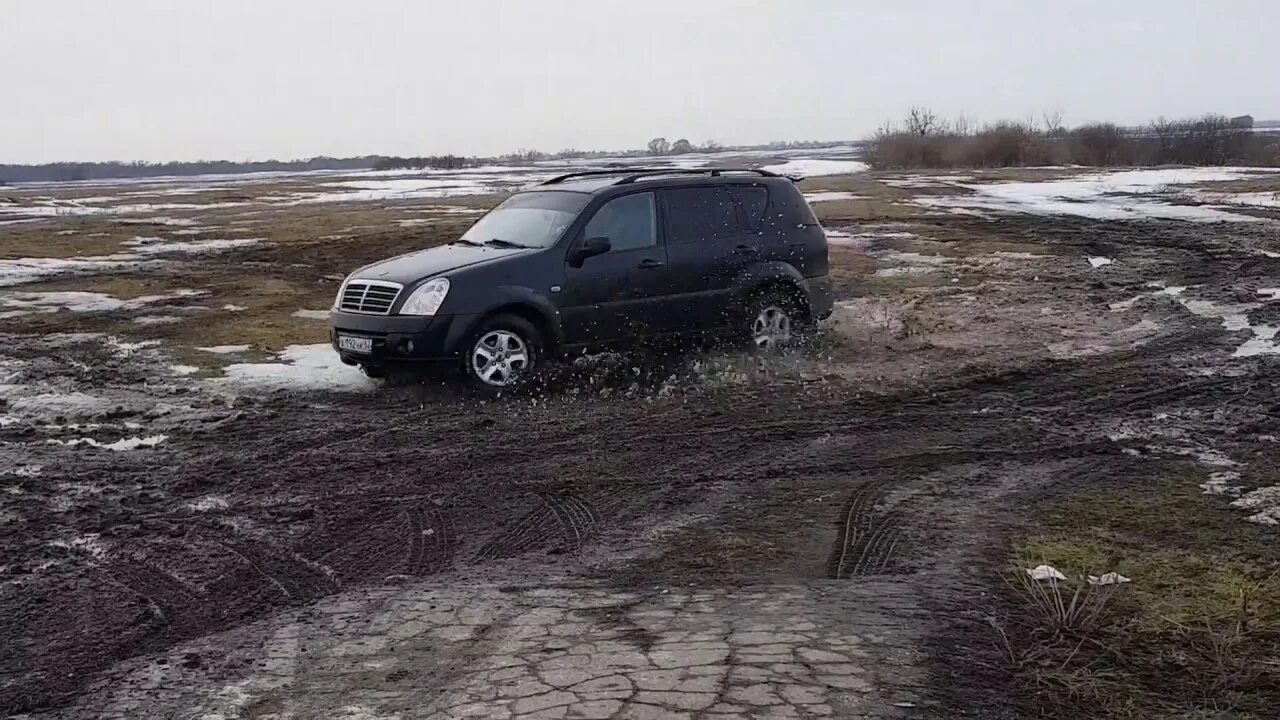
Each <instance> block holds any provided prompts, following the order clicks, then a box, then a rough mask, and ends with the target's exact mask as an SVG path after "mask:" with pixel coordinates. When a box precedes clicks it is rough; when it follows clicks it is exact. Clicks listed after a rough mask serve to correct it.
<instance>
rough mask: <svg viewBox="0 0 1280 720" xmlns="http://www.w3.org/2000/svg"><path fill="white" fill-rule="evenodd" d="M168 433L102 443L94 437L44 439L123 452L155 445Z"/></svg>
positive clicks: (56, 443) (63, 443)
mask: <svg viewBox="0 0 1280 720" xmlns="http://www.w3.org/2000/svg"><path fill="white" fill-rule="evenodd" d="M168 439H169V436H168V435H148V436H147V437H130V438H121V439H120V440H116V441H115V442H110V443H103V442H99V441H97V440H95V439H94V438H76V439H75V440H52V439H51V440H46V441H45V442H46V443H48V444H50V445H66V446H68V447H74V446H76V445H87V446H89V447H95V448H100V449H102V450H112V451H114V452H123V451H125V450H137V449H138V448H142V447H155V446H156V445H159V444H160V443H162V442H164V441H165V440H168Z"/></svg>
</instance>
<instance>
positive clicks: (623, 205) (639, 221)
mask: <svg viewBox="0 0 1280 720" xmlns="http://www.w3.org/2000/svg"><path fill="white" fill-rule="evenodd" d="M657 224H658V223H657V212H656V211H655V210H654V202H653V193H636V194H635V195H624V196H622V197H620V198H614V199H613V200H610V201H609V202H607V203H605V204H604V205H602V206H600V209H599V210H597V211H596V214H595V216H594V217H592V218H591V221H590V222H588V223H587V228H586V230H584V231H583V237H585V238H586V239H588V240H590V239H591V238H598V237H603V238H609V245H610V251H611V252H623V251H626V250H636V249H638V248H646V247H652V246H653V245H656V244H657V243H658V235H657Z"/></svg>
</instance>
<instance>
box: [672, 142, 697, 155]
mask: <svg viewBox="0 0 1280 720" xmlns="http://www.w3.org/2000/svg"><path fill="white" fill-rule="evenodd" d="M671 152H672V154H675V155H683V154H684V153H691V152H693V143H691V142H689V141H688V140H686V139H685V138H680V139H679V140H677V141H675V142H674V143H672V144H671Z"/></svg>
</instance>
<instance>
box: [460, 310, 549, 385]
mask: <svg viewBox="0 0 1280 720" xmlns="http://www.w3.org/2000/svg"><path fill="white" fill-rule="evenodd" d="M542 357H543V344H542V333H540V332H538V328H536V327H534V325H533V324H532V323H530V322H529V321H528V320H525V319H524V318H522V317H519V316H518V315H509V314H499V315H492V316H490V317H487V318H485V319H484V320H481V321H480V326H479V327H478V328H477V329H476V331H475V333H473V334H472V336H471V339H470V340H469V341H467V344H466V348H465V350H464V355H463V358H462V371H463V373H464V375H465V376H466V378H467V384H468V386H470V388H471V389H472V390H473V391H475V392H476V393H477V394H478V395H481V396H483V397H500V396H502V395H511V394H514V393H516V392H518V391H520V390H522V389H524V388H525V387H527V386H528V383H529V381H530V380H531V379H532V378H533V375H534V372H535V371H536V370H537V369H538V367H539V365H540V364H541V363H542Z"/></svg>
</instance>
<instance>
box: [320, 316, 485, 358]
mask: <svg viewBox="0 0 1280 720" xmlns="http://www.w3.org/2000/svg"><path fill="white" fill-rule="evenodd" d="M479 319H480V316H479V315H436V316H434V317H416V316H408V315H361V314H357V313H346V312H341V311H338V310H334V311H332V312H330V313H329V327H330V330H329V342H330V344H332V345H333V349H334V350H335V351H337V353H338V355H340V356H341V357H342V361H343V362H345V363H348V364H357V363H361V364H370V365H394V364H401V363H406V364H413V363H432V362H447V361H454V360H458V359H459V358H461V357H462V353H463V351H464V350H463V346H464V345H465V343H466V339H467V337H468V336H469V335H470V334H471V331H472V329H473V328H474V327H475V324H476V322H477V321H478V320H479ZM339 335H350V336H353V337H363V338H369V339H370V340H372V341H373V348H372V352H370V353H369V354H364V353H353V352H350V351H347V350H341V349H339V348H338V336H339Z"/></svg>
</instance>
